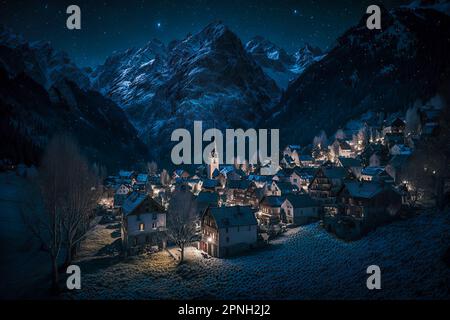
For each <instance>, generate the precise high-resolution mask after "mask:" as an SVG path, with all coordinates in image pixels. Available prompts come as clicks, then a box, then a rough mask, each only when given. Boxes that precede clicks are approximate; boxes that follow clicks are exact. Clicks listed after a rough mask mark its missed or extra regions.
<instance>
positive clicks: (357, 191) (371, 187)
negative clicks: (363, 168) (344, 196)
mask: <svg viewBox="0 0 450 320" xmlns="http://www.w3.org/2000/svg"><path fill="white" fill-rule="evenodd" d="M345 188H346V189H347V190H348V192H349V194H350V196H352V197H355V198H365V199H370V198H373V197H374V196H376V195H377V194H378V193H380V192H381V191H383V186H382V185H381V184H380V183H378V182H372V181H370V182H367V181H365V182H360V181H352V182H346V183H345Z"/></svg>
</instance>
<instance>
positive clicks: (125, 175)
mask: <svg viewBox="0 0 450 320" xmlns="http://www.w3.org/2000/svg"><path fill="white" fill-rule="evenodd" d="M119 176H120V177H121V178H131V177H132V176H133V171H126V170H120V171H119Z"/></svg>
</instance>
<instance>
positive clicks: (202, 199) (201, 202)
mask: <svg viewBox="0 0 450 320" xmlns="http://www.w3.org/2000/svg"><path fill="white" fill-rule="evenodd" d="M195 200H196V202H197V210H198V212H199V217H201V216H203V214H204V213H205V211H206V209H208V208H210V207H220V205H221V198H220V196H219V194H218V193H217V192H204V191H202V192H200V193H199V194H198V196H197V197H196V198H195Z"/></svg>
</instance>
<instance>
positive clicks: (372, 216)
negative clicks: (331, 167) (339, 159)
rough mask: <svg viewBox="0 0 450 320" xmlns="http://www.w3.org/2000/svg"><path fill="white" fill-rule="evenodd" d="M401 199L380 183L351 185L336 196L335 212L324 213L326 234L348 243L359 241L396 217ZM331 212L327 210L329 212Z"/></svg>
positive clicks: (355, 183) (356, 183)
mask: <svg viewBox="0 0 450 320" xmlns="http://www.w3.org/2000/svg"><path fill="white" fill-rule="evenodd" d="M401 205H402V196H401V194H400V193H398V192H397V191H396V190H394V188H393V187H392V186H390V185H386V184H383V183H382V182H363V181H350V182H346V183H345V184H344V187H343V188H342V190H341V191H340V192H339V194H338V201H337V203H336V204H334V205H332V206H330V207H333V206H334V210H327V209H325V215H324V218H323V223H324V227H325V229H326V230H328V231H331V232H333V233H335V234H336V235H337V236H338V237H340V238H344V239H347V240H354V239H358V238H360V237H361V236H362V235H364V234H365V233H367V232H368V231H370V230H373V229H374V228H376V227H377V226H379V225H381V224H383V223H386V222H389V221H391V220H393V219H395V218H396V217H397V216H398V213H399V211H400V208H401ZM328 209H330V208H328Z"/></svg>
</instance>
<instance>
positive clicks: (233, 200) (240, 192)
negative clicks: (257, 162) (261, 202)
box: [226, 180, 257, 206]
mask: <svg viewBox="0 0 450 320" xmlns="http://www.w3.org/2000/svg"><path fill="white" fill-rule="evenodd" d="M256 188H257V187H256V184H255V183H254V182H252V181H249V180H227V184H226V190H227V192H226V193H227V203H228V204H232V205H241V206H244V205H245V206H246V205H250V196H251V194H252V193H253V191H254V190H255V189H256Z"/></svg>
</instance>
